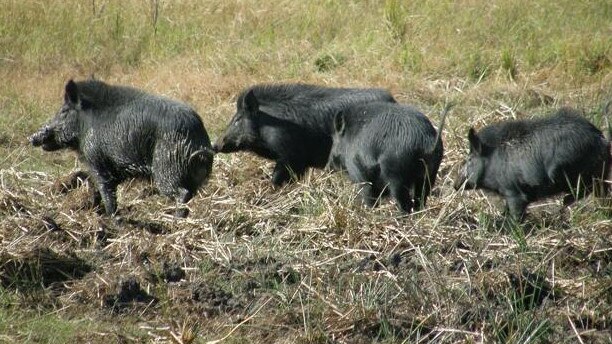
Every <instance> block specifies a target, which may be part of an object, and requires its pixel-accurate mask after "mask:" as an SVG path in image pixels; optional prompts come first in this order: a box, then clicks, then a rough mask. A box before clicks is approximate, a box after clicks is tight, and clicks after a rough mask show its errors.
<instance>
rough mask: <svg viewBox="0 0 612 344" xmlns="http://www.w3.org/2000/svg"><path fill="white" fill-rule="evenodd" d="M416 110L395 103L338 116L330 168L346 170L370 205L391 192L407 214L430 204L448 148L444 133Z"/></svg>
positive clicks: (354, 109) (377, 104)
mask: <svg viewBox="0 0 612 344" xmlns="http://www.w3.org/2000/svg"><path fill="white" fill-rule="evenodd" d="M448 109H449V107H447V108H446V109H445V111H444V114H443V115H442V121H441V125H440V128H439V130H438V131H436V129H435V128H434V126H433V125H432V124H431V122H430V121H429V119H428V118H427V117H426V116H425V115H424V114H423V113H421V112H420V111H419V110H417V109H416V108H414V107H412V106H408V105H400V104H397V103H390V102H372V103H367V104H359V105H353V106H351V107H349V108H347V109H345V110H343V111H340V112H338V114H336V116H335V120H334V123H335V133H334V136H333V145H332V148H331V153H330V156H329V162H328V165H327V166H328V168H331V169H333V170H346V171H347V173H348V176H349V178H350V179H351V180H352V181H353V182H355V183H364V185H363V186H362V189H361V191H360V194H361V196H362V198H363V200H364V202H365V203H366V204H367V205H369V206H375V205H376V204H377V201H378V199H379V198H381V196H386V195H387V194H388V193H391V196H392V197H393V198H394V199H395V201H396V203H397V206H398V207H399V208H400V209H401V210H402V211H404V212H411V211H413V210H418V209H420V208H421V207H423V206H425V202H426V201H427V197H428V196H429V193H430V191H431V188H432V187H433V185H434V183H435V181H436V175H437V173H438V168H439V167H440V162H441V161H442V154H443V152H444V147H443V144H442V139H441V134H440V133H441V131H442V127H443V125H444V120H445V118H446V113H447V111H448Z"/></svg>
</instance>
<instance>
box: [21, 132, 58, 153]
mask: <svg viewBox="0 0 612 344" xmlns="http://www.w3.org/2000/svg"><path fill="white" fill-rule="evenodd" d="M28 140H29V141H30V143H31V144H32V146H34V147H41V148H42V149H43V150H45V151H54V150H58V149H61V148H62V147H61V146H60V145H59V144H58V143H57V142H56V140H55V139H54V135H53V132H52V131H51V129H49V128H43V129H41V130H39V131H37V132H36V133H34V134H33V135H32V136H30V137H29V138H28Z"/></svg>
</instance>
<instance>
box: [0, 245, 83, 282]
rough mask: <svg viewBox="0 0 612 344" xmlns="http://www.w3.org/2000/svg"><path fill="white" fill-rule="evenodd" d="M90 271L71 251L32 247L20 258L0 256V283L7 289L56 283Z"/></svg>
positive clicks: (81, 275)
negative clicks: (63, 252) (68, 252)
mask: <svg viewBox="0 0 612 344" xmlns="http://www.w3.org/2000/svg"><path fill="white" fill-rule="evenodd" d="M92 270H93V269H92V267H91V266H90V265H89V264H87V263H86V262H85V261H83V260H82V259H80V258H78V257H76V256H75V255H74V254H67V255H60V254H57V253H55V252H54V251H52V250H50V249H47V248H39V249H35V250H33V251H32V252H29V253H26V254H24V255H23V256H21V257H12V256H8V255H3V256H2V257H0V283H1V285H2V286H3V287H4V288H10V289H19V290H23V289H28V288H43V287H49V286H58V285H61V284H63V283H65V282H67V281H70V280H74V279H81V278H83V277H84V276H85V275H86V274H87V273H88V272H90V271H92Z"/></svg>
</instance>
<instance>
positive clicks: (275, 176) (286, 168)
mask: <svg viewBox="0 0 612 344" xmlns="http://www.w3.org/2000/svg"><path fill="white" fill-rule="evenodd" d="M305 172H306V167H305V166H302V165H300V164H295V163H291V162H286V161H282V160H279V161H277V162H276V166H274V172H273V173H272V184H274V186H282V185H283V184H285V183H288V182H290V181H291V180H292V178H293V177H295V178H296V179H300V178H301V177H302V176H303V175H304V173H305Z"/></svg>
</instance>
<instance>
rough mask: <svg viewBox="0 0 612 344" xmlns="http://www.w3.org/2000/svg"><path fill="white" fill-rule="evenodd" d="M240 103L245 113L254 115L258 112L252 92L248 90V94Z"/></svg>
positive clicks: (256, 102) (257, 104)
mask: <svg viewBox="0 0 612 344" xmlns="http://www.w3.org/2000/svg"><path fill="white" fill-rule="evenodd" d="M242 102H243V104H242V105H243V106H244V109H245V110H246V111H247V113H249V114H256V113H257V111H259V102H258V101H257V98H256V97H255V93H253V90H249V92H247V94H246V95H245V96H244V100H243V101H242Z"/></svg>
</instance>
